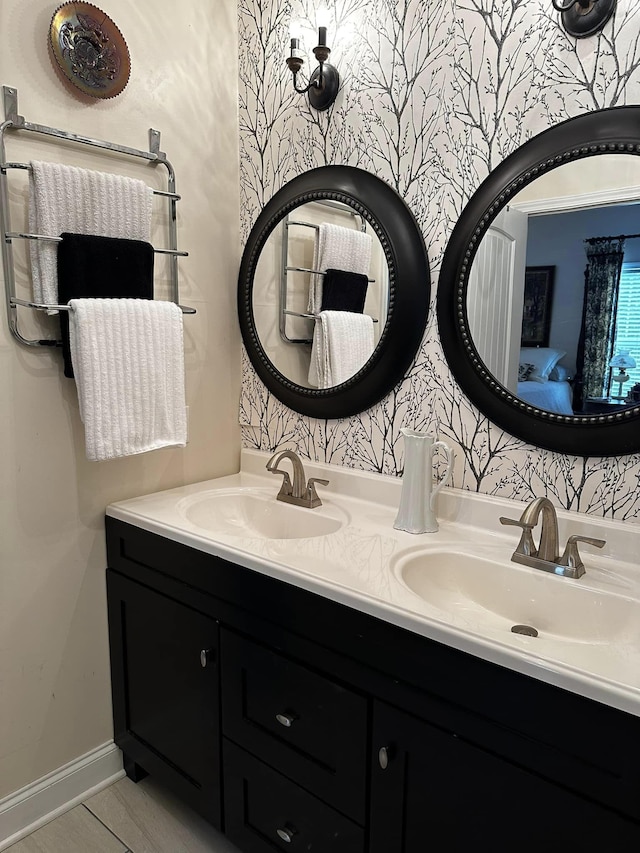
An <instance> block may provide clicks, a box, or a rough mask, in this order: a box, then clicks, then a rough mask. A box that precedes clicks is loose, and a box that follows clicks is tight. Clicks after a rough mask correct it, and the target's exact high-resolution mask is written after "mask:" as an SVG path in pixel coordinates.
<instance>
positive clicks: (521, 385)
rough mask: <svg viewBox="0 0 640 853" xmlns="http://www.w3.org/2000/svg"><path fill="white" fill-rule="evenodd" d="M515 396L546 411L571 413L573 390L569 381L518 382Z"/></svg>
mask: <svg viewBox="0 0 640 853" xmlns="http://www.w3.org/2000/svg"><path fill="white" fill-rule="evenodd" d="M517 396H518V397H519V398H520V399H521V400H524V401H525V402H526V403H530V404H531V405H532V406H536V408H538V409H543V410H544V411H546V412H555V413H556V414H558V415H572V414H573V408H572V405H571V401H572V398H573V391H572V389H571V385H570V384H569V382H554V381H549V382H518V393H517Z"/></svg>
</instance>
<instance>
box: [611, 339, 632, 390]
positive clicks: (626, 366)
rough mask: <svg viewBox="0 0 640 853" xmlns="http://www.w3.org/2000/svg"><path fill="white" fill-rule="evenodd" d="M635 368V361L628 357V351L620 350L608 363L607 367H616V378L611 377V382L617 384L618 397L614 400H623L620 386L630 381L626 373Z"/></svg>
mask: <svg viewBox="0 0 640 853" xmlns="http://www.w3.org/2000/svg"><path fill="white" fill-rule="evenodd" d="M635 366H636V360H635V358H633V356H631V355H629V350H628V349H621V350H620V352H619V353H618V354H617V355H614V357H613V358H612V359H611V361H610V362H609V367H617V368H618V374H617V376H612V377H611V381H612V382H617V383H618V396H617V397H616V398H615V399H616V400H623V399H624V396H623V394H622V386H623V385H624V383H625V382H627V381H628V380H629V379H630V376H629V374H628V373H627V372H626V371H627V370H632V369H633V368H634V367H635Z"/></svg>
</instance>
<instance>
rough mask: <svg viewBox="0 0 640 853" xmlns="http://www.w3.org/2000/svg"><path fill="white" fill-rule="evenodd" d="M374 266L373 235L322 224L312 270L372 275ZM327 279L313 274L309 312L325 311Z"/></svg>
mask: <svg viewBox="0 0 640 853" xmlns="http://www.w3.org/2000/svg"><path fill="white" fill-rule="evenodd" d="M370 263H371V236H370V235H369V234H365V233H364V232H363V231H356V230H355V228H342V227H341V226H340V225H330V224H329V223H328V222H322V223H321V224H320V226H319V228H318V237H317V239H316V242H315V245H314V249H313V269H314V270H322V271H323V272H324V271H326V270H344V271H345V272H356V273H360V274H361V275H366V276H368V275H369V265H370ZM323 280H324V276H322V275H312V276H311V286H310V288H309V304H308V311H309V313H311V314H318V313H319V311H320V309H321V308H322V282H323Z"/></svg>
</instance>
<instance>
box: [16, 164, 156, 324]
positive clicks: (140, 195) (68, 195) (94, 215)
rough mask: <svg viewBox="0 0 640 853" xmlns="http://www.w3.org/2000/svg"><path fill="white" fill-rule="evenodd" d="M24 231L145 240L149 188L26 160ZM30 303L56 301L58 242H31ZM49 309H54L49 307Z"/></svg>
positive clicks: (120, 178)
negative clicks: (31, 294)
mask: <svg viewBox="0 0 640 853" xmlns="http://www.w3.org/2000/svg"><path fill="white" fill-rule="evenodd" d="M30 165H31V169H30V172H29V230H30V231H31V232H32V233H34V234H44V235H46V236H49V237H59V236H60V234H62V233H63V232H69V233H71V234H95V235H98V236H102V237H123V238H125V239H129V240H144V241H145V242H147V243H148V242H149V239H150V234H151V206H152V202H153V191H152V190H151V188H150V187H148V186H147V185H146V184H145V183H144V182H143V181H139V180H136V179H134V178H126V177H123V176H122V175H111V174H107V173H104V172H92V171H89V170H87V169H79V168H77V167H75V166H65V165H62V164H60V163H43V162H40V161H38V160H32V161H31V164H30ZM30 253H31V276H32V281H33V298H34V301H36V302H43V303H45V304H56V303H57V302H58V271H57V259H58V244H57V243H55V242H51V241H48V240H31V241H30ZM50 313H57V312H55V311H52V312H50Z"/></svg>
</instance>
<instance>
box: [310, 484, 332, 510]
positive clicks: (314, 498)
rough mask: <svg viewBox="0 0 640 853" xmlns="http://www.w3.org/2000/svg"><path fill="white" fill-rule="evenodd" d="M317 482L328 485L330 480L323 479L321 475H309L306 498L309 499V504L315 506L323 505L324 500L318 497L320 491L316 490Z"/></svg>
mask: <svg viewBox="0 0 640 853" xmlns="http://www.w3.org/2000/svg"><path fill="white" fill-rule="evenodd" d="M316 483H320V485H321V486H328V485H329V481H328V480H321V479H320V477H309V479H308V481H307V494H306V500H308V501H309V503H308V504H307V506H309V507H311V508H313V507H315V506H322V501H321V500H320V498H319V497H318V493H317V492H316V486H315V484H316Z"/></svg>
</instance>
